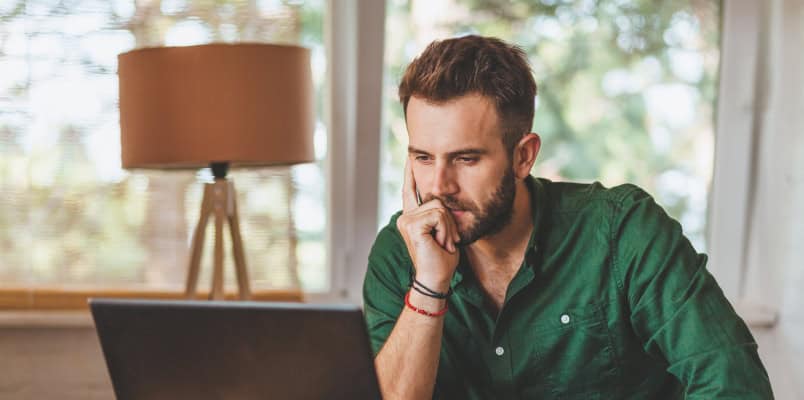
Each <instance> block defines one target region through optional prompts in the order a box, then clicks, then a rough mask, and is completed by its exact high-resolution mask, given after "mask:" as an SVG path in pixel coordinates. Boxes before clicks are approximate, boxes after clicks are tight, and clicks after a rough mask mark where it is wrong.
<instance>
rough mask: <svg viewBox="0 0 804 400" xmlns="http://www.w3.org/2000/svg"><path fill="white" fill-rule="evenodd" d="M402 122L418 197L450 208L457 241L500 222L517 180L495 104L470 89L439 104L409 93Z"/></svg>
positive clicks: (502, 224) (490, 230) (487, 230)
mask: <svg viewBox="0 0 804 400" xmlns="http://www.w3.org/2000/svg"><path fill="white" fill-rule="evenodd" d="M407 126H408V139H409V157H410V163H411V166H412V168H413V176H414V178H415V180H416V187H417V188H418V190H419V192H420V194H421V197H422V201H425V202H426V201H429V200H431V199H433V198H437V199H439V200H441V202H442V203H444V206H445V207H447V208H448V209H450V211H451V213H452V216H453V218H454V219H455V223H456V225H457V227H458V233H459V235H460V237H461V243H460V244H462V245H467V244H471V243H472V242H474V241H475V240H477V239H479V238H481V237H483V236H487V235H491V234H494V233H496V232H498V231H499V230H501V229H502V228H503V227H505V226H506V225H507V224H508V222H509V221H510V219H511V212H512V209H513V201H514V195H515V193H516V185H515V178H514V173H513V170H512V164H511V160H510V159H509V157H508V155H507V154H506V151H505V148H504V146H503V142H502V136H501V135H502V133H501V130H500V128H499V120H498V118H497V112H496V110H495V108H494V104H493V103H492V102H491V101H490V100H489V99H487V98H485V97H482V96H480V95H474V94H472V95H467V96H463V97H460V98H458V99H456V100H451V101H449V102H447V103H442V104H433V103H428V102H427V101H425V100H423V99H421V98H417V97H411V98H410V101H409V102H408V108H407Z"/></svg>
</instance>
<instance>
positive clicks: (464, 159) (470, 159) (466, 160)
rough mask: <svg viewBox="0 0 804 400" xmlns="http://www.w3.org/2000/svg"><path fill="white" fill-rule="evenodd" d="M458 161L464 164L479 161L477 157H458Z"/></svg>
mask: <svg viewBox="0 0 804 400" xmlns="http://www.w3.org/2000/svg"><path fill="white" fill-rule="evenodd" d="M458 161H460V162H462V163H464V164H473V163H475V162H477V157H458Z"/></svg>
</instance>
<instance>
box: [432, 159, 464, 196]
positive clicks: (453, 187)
mask: <svg viewBox="0 0 804 400" xmlns="http://www.w3.org/2000/svg"><path fill="white" fill-rule="evenodd" d="M439 164H440V165H439ZM434 172H435V176H434V177H433V188H432V193H433V195H434V196H436V197H443V196H447V195H453V194H455V193H456V192H457V191H458V185H457V183H456V182H455V177H454V171H452V168H450V167H449V166H448V165H445V163H437V164H436V168H435V171H434Z"/></svg>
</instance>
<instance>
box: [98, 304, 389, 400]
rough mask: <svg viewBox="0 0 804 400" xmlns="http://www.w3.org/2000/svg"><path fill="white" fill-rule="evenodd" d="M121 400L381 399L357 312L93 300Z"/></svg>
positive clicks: (330, 308) (302, 306)
mask: <svg viewBox="0 0 804 400" xmlns="http://www.w3.org/2000/svg"><path fill="white" fill-rule="evenodd" d="M89 305H90V309H91V310H92V316H93V318H94V320H95V327H96V329H97V332H98V337H99V338H100V343H101V347H102V348H103V354H104V357H105V358H106V365H107V367H108V369H109V375H110V377H111V379H112V385H113V386H114V392H115V395H116V396H117V398H118V399H119V400H139V399H148V400H159V399H171V400H175V399H196V400H203V399H379V398H380V392H379V388H378V384H377V377H376V374H375V372H374V362H373V356H372V353H371V348H370V345H369V339H368V334H367V333H366V326H365V323H364V320H363V315H362V312H361V310H360V309H359V308H358V307H355V306H329V305H328V306H322V305H310V304H297V303H257V302H222V301H221V302H216V301H209V302H207V301H203V302H202V301H162V300H120V299H90V301H89Z"/></svg>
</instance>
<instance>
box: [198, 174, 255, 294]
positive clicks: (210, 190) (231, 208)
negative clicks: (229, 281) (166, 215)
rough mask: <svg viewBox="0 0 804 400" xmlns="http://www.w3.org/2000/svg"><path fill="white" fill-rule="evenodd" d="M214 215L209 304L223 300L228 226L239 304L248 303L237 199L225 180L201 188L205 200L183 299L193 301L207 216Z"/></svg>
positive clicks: (247, 283) (247, 282)
mask: <svg viewBox="0 0 804 400" xmlns="http://www.w3.org/2000/svg"><path fill="white" fill-rule="evenodd" d="M213 213H214V214H215V248H214V258H213V270H212V290H211V291H210V294H209V299H210V300H223V298H224V285H223V284H224V274H223V224H224V222H225V221H227V222H228V223H229V230H230V233H231V238H232V254H233V255H234V261H235V272H236V274H237V287H238V292H239V298H240V299H241V300H249V299H251V288H250V287H249V280H248V268H247V267H246V257H245V253H244V251H243V239H242V236H241V235H240V221H239V219H238V214H237V196H236V192H235V188H234V183H233V182H231V181H229V180H227V179H215V183H207V184H205V185H204V198H203V200H202V202H201V214H200V216H199V218H198V225H197V226H196V227H195V231H194V232H193V240H192V244H191V254H190V266H189V269H188V272H187V284H186V289H185V296H186V297H187V298H189V299H194V298H196V288H197V286H198V275H199V273H200V269H201V256H202V254H203V249H204V236H205V232H206V227H207V224H208V223H209V216H210V214H213Z"/></svg>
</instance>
